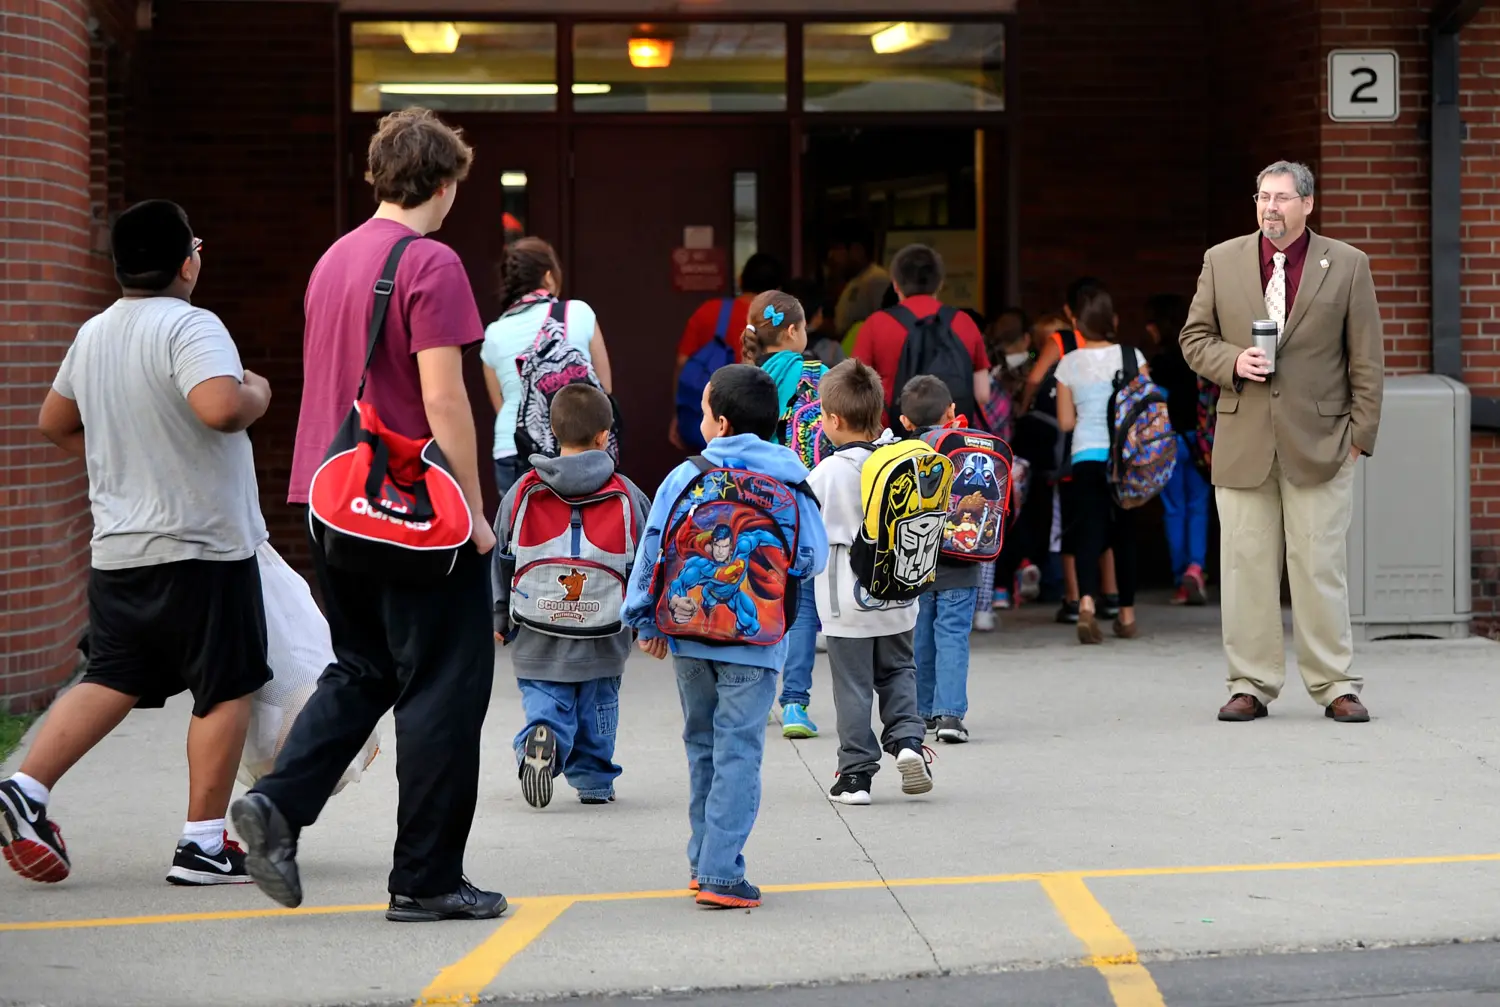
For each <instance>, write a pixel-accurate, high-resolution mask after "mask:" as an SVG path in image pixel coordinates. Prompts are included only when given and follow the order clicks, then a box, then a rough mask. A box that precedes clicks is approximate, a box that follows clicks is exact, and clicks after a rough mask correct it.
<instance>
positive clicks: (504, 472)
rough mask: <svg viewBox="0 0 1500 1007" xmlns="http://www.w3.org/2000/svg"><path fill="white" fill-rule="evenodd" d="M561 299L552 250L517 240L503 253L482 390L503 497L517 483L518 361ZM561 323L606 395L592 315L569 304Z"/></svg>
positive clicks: (605, 366)
mask: <svg viewBox="0 0 1500 1007" xmlns="http://www.w3.org/2000/svg"><path fill="white" fill-rule="evenodd" d="M561 293H562V266H561V265H560V264H559V263H558V259H557V253H556V252H555V251H553V249H552V246H551V245H549V244H547V243H546V242H545V241H543V240H542V239H541V238H521V239H520V240H518V241H513V242H511V243H510V244H509V245H507V246H506V247H505V258H504V259H503V260H502V262H501V264H500V317H499V318H498V319H497V320H495V321H493V322H491V323H490V324H489V327H488V328H486V329H485V330H484V346H483V347H482V348H481V349H480V351H479V355H480V358H481V359H482V360H483V361H484V384H485V387H486V388H488V389H489V393H490V404H491V405H493V406H494V407H495V447H494V457H495V488H496V489H497V490H498V491H499V493H500V495H501V496H504V495H505V491H506V490H508V489H510V487H511V485H512V484H513V483H514V482H515V481H516V479H517V478H518V477H519V474H520V471H521V466H520V465H518V464H517V459H516V420H517V414H518V412H519V410H520V406H521V393H522V391H523V389H522V388H521V376H520V372H519V371H517V370H516V357H518V356H520V355H521V354H524V353H525V352H526V351H528V350H529V349H530V348H531V345H532V343H534V342H535V341H536V337H537V334H538V333H539V332H541V330H542V323H543V322H544V321H546V320H547V315H548V313H549V312H550V311H551V310H552V304H553V302H554V301H556V300H558V298H559V295H561ZM564 318H565V320H566V322H567V338H568V342H569V343H571V344H572V345H574V346H576V347H577V348H578V349H579V350H580V351H581V352H582V353H583V355H584V356H585V357H587V358H588V359H589V362H590V363H591V364H593V366H594V373H595V374H597V375H598V376H599V383H600V384H602V385H603V386H604V390H605V391H606V392H609V391H611V390H612V386H611V381H610V369H609V353H608V351H607V350H606V349H605V348H604V333H603V331H601V330H600V328H599V322H598V319H597V318H595V316H594V309H593V308H591V307H589V306H588V305H587V304H586V303H584V302H583V301H577V300H570V301H568V302H567V307H566V309H565V314H564Z"/></svg>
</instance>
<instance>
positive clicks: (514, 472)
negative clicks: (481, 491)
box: [495, 455, 521, 500]
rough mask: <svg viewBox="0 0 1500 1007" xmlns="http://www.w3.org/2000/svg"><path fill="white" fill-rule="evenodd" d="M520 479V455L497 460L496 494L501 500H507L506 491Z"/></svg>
mask: <svg viewBox="0 0 1500 1007" xmlns="http://www.w3.org/2000/svg"><path fill="white" fill-rule="evenodd" d="M519 478H521V464H520V456H519V455H511V456H510V457H509V458H496V459H495V492H496V493H497V494H498V495H499V497H500V499H502V500H504V499H505V493H506V491H507V490H509V489H510V488H511V487H512V486H514V485H515V484H516V480H517V479H519Z"/></svg>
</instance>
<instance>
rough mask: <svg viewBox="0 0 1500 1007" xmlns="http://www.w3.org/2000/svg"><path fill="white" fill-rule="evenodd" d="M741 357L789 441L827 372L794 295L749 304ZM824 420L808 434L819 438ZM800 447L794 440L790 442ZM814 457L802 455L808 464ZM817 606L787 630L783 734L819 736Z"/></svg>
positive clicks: (802, 607) (775, 294)
mask: <svg viewBox="0 0 1500 1007" xmlns="http://www.w3.org/2000/svg"><path fill="white" fill-rule="evenodd" d="M740 347H741V348H740V356H741V357H743V358H744V360H745V363H747V364H755V365H756V366H757V367H759V368H761V370H763V371H765V372H766V373H767V374H769V375H771V379H772V380H773V381H775V382H776V401H777V402H779V403H780V404H781V413H780V417H779V419H778V420H777V432H778V437H777V438H776V439H777V440H778V441H779V442H781V443H784V444H785V443H787V440H788V438H787V437H786V431H787V429H788V424H789V423H790V422H791V420H792V414H793V413H794V412H796V411H797V410H798V409H800V408H801V407H802V406H803V405H805V404H806V403H808V402H814V401H816V400H817V398H818V388H819V384H820V382H821V381H822V378H823V375H824V374H827V373H828V368H827V367H825V366H824V365H823V363H822V361H820V360H818V359H817V358H816V357H813V358H811V359H809V357H808V355H807V354H806V353H805V352H804V351H805V350H806V349H807V313H806V312H805V311H804V310H803V308H802V304H801V302H799V301H798V300H797V299H796V298H795V297H793V296H792V295H791V294H787V293H783V292H782V291H780V290H767V291H765V292H763V293H761V294H757V295H756V297H755V300H753V301H751V302H750V311H749V314H748V315H747V316H746V322H745V331H744V332H743V333H742V335H741V337H740ZM821 429H822V424H821V421H819V424H818V429H817V430H815V431H811V432H810V436H811V437H813V438H816V437H817V436H819V435H820V434H821ZM788 446H789V447H791V448H792V449H793V450H796V445H795V444H788ZM813 461H814V459H812V458H808V457H803V458H802V463H803V464H804V465H806V466H807V467H808V468H812V465H811V464H809V463H810V462H813ZM818 629H819V626H818V606H817V604H816V602H815V601H814V600H813V593H812V592H811V591H804V592H802V595H801V596H800V597H799V599H798V602H797V619H796V621H795V622H794V623H793V624H792V628H791V629H789V630H788V631H787V652H786V667H785V668H784V669H782V672H781V698H780V699H779V700H778V702H780V704H781V736H782V737H784V738H816V737H817V736H818V725H817V724H814V723H813V721H812V718H811V717H809V716H808V715H807V707H808V704H809V703H810V702H811V701H812V671H813V662H814V661H815V660H816V659H817V642H818Z"/></svg>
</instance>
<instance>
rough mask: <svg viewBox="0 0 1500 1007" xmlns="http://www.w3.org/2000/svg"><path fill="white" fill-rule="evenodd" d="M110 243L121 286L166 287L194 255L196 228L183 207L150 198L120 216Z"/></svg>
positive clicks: (111, 234) (159, 288) (156, 288)
mask: <svg viewBox="0 0 1500 1007" xmlns="http://www.w3.org/2000/svg"><path fill="white" fill-rule="evenodd" d="M109 243H110V252H111V254H112V255H113V256H114V260H115V278H116V279H117V280H119V281H120V285H121V286H125V287H131V288H135V289H139V290H163V289H165V288H166V287H168V286H170V285H171V283H172V280H173V278H175V277H176V276H177V271H178V270H179V269H180V268H182V263H183V262H184V261H185V260H186V259H188V258H189V257H190V256H191V255H192V254H193V229H192V227H191V226H189V224H188V218H187V213H186V212H184V211H183V209H182V207H180V206H178V205H177V204H176V203H174V202H172V201H171V200H166V199H148V200H146V201H145V202H143V203H137V204H135V205H134V206H132V207H131V208H130V209H128V210H126V211H125V212H124V213H122V214H120V216H119V217H118V218H116V220H115V224H114V227H113V228H111V229H110V235H109Z"/></svg>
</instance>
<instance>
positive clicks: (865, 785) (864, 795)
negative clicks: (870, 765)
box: [828, 773, 871, 806]
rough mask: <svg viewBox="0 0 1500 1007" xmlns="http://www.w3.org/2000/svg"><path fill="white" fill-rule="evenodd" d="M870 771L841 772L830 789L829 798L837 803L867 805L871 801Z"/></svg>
mask: <svg viewBox="0 0 1500 1007" xmlns="http://www.w3.org/2000/svg"><path fill="white" fill-rule="evenodd" d="M870 783H871V780H870V774H869V773H840V774H839V778H838V780H837V781H835V782H834V784H833V789H832V790H830V791H828V799H829V800H830V801H832V802H833V803H835V804H855V805H860V806H863V805H866V804H869V803H870Z"/></svg>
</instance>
